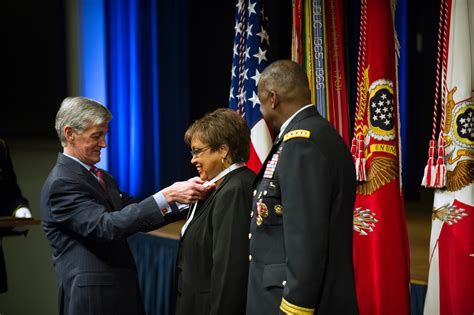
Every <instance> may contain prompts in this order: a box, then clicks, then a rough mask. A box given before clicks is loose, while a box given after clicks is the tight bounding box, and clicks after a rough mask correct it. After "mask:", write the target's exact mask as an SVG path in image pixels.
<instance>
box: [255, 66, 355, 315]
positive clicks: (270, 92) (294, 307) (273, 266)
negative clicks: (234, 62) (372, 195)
mask: <svg viewBox="0 0 474 315" xmlns="http://www.w3.org/2000/svg"><path fill="white" fill-rule="evenodd" d="M258 97H259V100H260V103H261V105H260V111H261V112H262V114H263V116H264V118H265V119H266V120H267V121H268V122H269V123H270V124H271V125H272V127H273V128H274V129H275V130H280V132H279V135H278V136H277V138H276V140H275V143H274V145H273V147H272V149H271V151H270V154H269V156H268V157H267V159H266V161H265V162H264V164H263V166H262V169H261V171H260V173H259V174H258V175H257V178H256V180H255V186H256V189H255V190H254V192H253V193H254V197H253V206H252V213H251V217H252V219H251V226H250V234H249V238H250V248H249V260H250V265H249V284H248V295H247V314H252V315H253V314H278V313H280V314H313V313H314V314H358V307H357V301H356V293H355V284H354V272H353V265H352V222H353V215H352V214H353V206H354V201H355V185H356V179H355V170H354V164H353V161H352V157H351V154H350V152H349V149H348V147H347V146H346V145H345V143H344V141H343V140H342V138H341V137H340V136H339V134H338V133H337V132H336V130H335V129H334V128H333V127H332V125H331V124H329V123H328V122H327V121H326V120H325V119H324V118H322V117H321V116H320V115H319V114H318V112H317V110H316V108H315V106H314V105H312V104H311V93H310V90H309V84H308V79H307V76H306V74H305V72H304V70H303V69H302V68H301V66H299V65H298V64H296V63H294V62H292V61H289V60H280V61H276V62H274V63H272V64H271V65H269V66H268V67H267V68H266V69H265V70H264V72H263V73H262V75H261V77H260V81H259V83H258Z"/></svg>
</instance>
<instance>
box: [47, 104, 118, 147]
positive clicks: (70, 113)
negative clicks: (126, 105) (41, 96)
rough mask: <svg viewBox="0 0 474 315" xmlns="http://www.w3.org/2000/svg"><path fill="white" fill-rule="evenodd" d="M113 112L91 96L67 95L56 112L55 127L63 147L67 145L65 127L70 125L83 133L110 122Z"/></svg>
mask: <svg viewBox="0 0 474 315" xmlns="http://www.w3.org/2000/svg"><path fill="white" fill-rule="evenodd" d="M110 120H112V113H111V112H110V111H109V110H108V109H107V107H105V106H104V105H102V104H101V103H99V102H97V101H94V100H92V99H89V98H85V97H81V96H76V97H66V98H65V99H64V100H63V102H62V103H61V106H60V107H59V110H58V113H57V114H56V123H55V126H54V127H55V128H56V132H57V133H58V137H59V140H60V141H61V145H62V146H63V147H65V146H67V141H66V137H65V135H64V127H65V126H67V125H69V126H71V127H72V129H74V131H75V132H77V133H79V134H81V133H82V132H84V130H86V129H88V128H89V127H92V126H97V125H101V124H108V123H109V122H110Z"/></svg>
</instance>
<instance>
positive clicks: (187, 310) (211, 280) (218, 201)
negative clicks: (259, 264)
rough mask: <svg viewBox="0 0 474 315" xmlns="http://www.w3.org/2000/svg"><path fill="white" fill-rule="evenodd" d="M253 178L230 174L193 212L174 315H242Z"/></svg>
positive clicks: (181, 245) (238, 172) (246, 174)
mask: <svg viewBox="0 0 474 315" xmlns="http://www.w3.org/2000/svg"><path fill="white" fill-rule="evenodd" d="M254 178H255V174H254V173H253V172H252V171H250V170H249V169H248V168H247V167H243V168H239V169H237V170H234V171H232V172H231V173H229V174H228V175H227V176H226V177H225V178H224V180H223V181H222V183H221V184H220V185H219V186H218V187H217V188H216V189H215V190H214V191H213V192H212V193H211V194H210V195H209V197H208V198H207V199H206V201H204V203H203V204H202V206H200V207H198V209H196V213H195V214H194V218H193V220H192V221H191V223H190V224H189V225H188V227H187V229H186V232H185V234H184V235H183V237H182V238H181V240H180V242H179V250H178V260H177V266H176V279H177V302H176V314H180V315H190V314H193V315H195V314H203V315H209V314H244V313H245V299H246V292H247V277H248V260H247V256H248V233H249V223H250V208H251V201H252V182H253V179H254Z"/></svg>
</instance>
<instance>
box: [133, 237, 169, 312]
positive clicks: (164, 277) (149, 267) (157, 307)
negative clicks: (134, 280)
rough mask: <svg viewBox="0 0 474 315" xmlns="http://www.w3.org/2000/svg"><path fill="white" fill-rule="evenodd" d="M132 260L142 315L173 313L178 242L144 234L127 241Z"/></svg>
mask: <svg viewBox="0 0 474 315" xmlns="http://www.w3.org/2000/svg"><path fill="white" fill-rule="evenodd" d="M128 244H129V245H130V249H131V251H132V253H133V256H134V257H135V263H136V265H137V271H138V280H139V282H140V289H141V292H142V298H143V304H144V306H145V312H146V314H148V315H152V314H157V315H158V314H162V315H168V314H169V315H171V314H172V309H173V307H172V305H171V304H172V301H173V300H172V292H173V291H172V287H173V281H174V280H173V279H174V267H175V264H176V254H177V252H178V241H176V240H171V239H166V238H161V237H155V236H150V235H147V234H143V233H138V234H135V235H133V236H131V237H129V238H128Z"/></svg>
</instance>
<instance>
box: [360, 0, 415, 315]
mask: <svg viewBox="0 0 474 315" xmlns="http://www.w3.org/2000/svg"><path fill="white" fill-rule="evenodd" d="M393 10H394V8H393V7H392V6H391V1H390V0H362V1H361V32H360V34H361V39H360V48H359V58H358V61H359V69H358V73H359V77H358V89H359V90H358V99H357V100H358V103H357V105H356V106H357V108H356V122H355V126H354V139H355V140H353V143H357V141H358V143H357V145H356V146H355V147H353V148H352V149H353V155H354V157H355V158H356V162H357V163H358V164H357V166H358V178H359V180H362V181H363V182H360V183H359V184H358V187H357V197H356V203H355V210H354V230H355V232H354V270H355V277H356V289H357V299H358V303H359V310H360V314H362V315H364V314H384V315H386V314H397V315H400V314H409V312H410V305H409V281H410V272H409V250H408V236H407V230H406V221H405V210H404V207H403V196H402V190H401V184H400V160H401V159H400V149H399V128H398V99H397V95H398V94H397V80H396V77H397V76H396V70H395V69H396V67H395V65H396V50H395V49H396V45H395V36H394V21H393V17H394V13H395V12H394V11H393Z"/></svg>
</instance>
